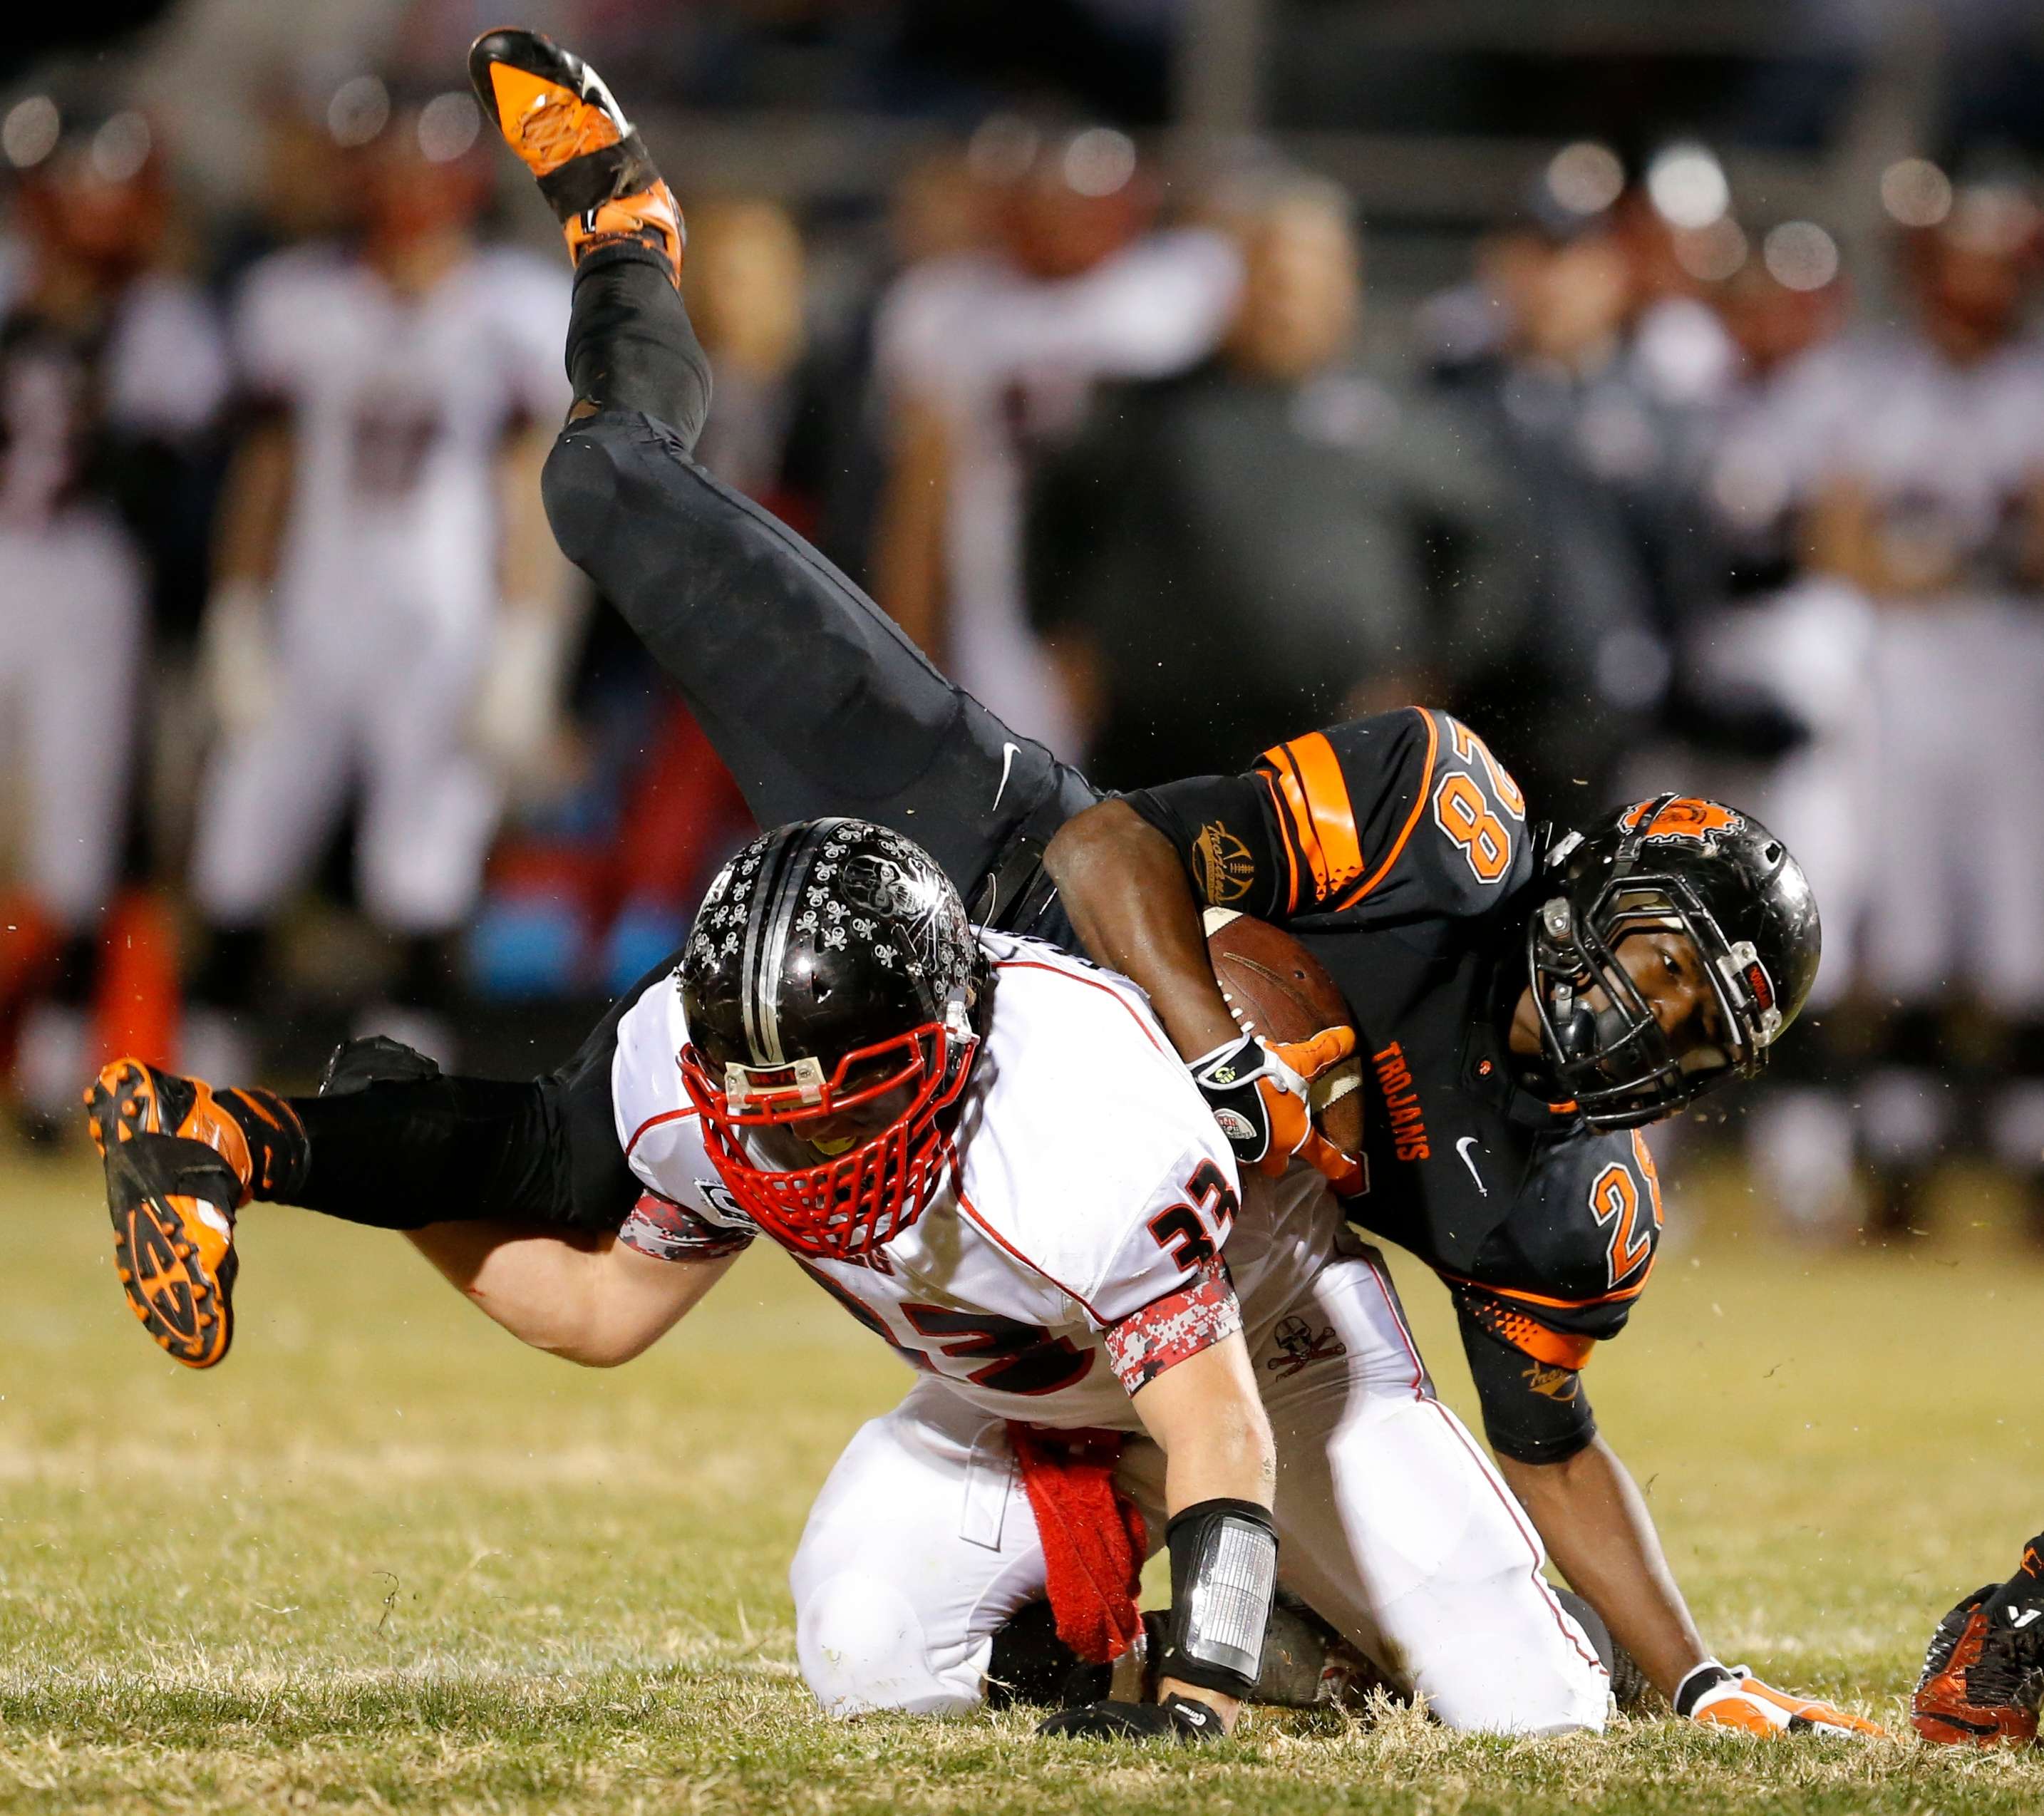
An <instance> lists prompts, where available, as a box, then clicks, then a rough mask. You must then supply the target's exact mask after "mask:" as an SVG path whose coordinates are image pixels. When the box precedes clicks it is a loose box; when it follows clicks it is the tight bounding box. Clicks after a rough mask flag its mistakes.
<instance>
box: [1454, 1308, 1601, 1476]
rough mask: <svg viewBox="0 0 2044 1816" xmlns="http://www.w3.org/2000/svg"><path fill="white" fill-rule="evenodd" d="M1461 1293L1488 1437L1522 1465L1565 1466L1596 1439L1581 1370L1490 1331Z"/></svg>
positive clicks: (1465, 1337) (1466, 1345) (1465, 1339)
mask: <svg viewBox="0 0 2044 1816" xmlns="http://www.w3.org/2000/svg"><path fill="white" fill-rule="evenodd" d="M1460 1298H1461V1296H1460V1295H1458V1296H1457V1299H1458V1303H1457V1307H1456V1315H1457V1318H1458V1321H1459V1322H1460V1323H1461V1325H1462V1350H1463V1353H1465V1354H1466V1355H1467V1356H1468V1357H1469V1365H1470V1376H1471V1377H1472V1378H1473V1380H1474V1381H1475V1383H1476V1395H1477V1400H1478V1401H1479V1402H1480V1403H1481V1405H1482V1407H1483V1434H1484V1436H1485V1438H1487V1439H1489V1442H1490V1447H1491V1449H1493V1450H1495V1451H1496V1453H1498V1454H1499V1455H1500V1457H1510V1458H1511V1459H1512V1461H1514V1462H1516V1463H1564V1462H1566V1461H1568V1459H1569V1457H1573V1456H1574V1455H1575V1454H1576V1453H1577V1451H1579V1450H1581V1449H1584V1448H1585V1446H1587V1445H1588V1444H1589V1441H1590V1440H1591V1439H1592V1438H1594V1437H1596V1415H1595V1414H1594V1413H1593V1412H1592V1411H1590V1402H1589V1396H1588V1395H1587V1394H1585V1392H1583V1377H1582V1372H1581V1369H1570V1368H1564V1367H1562V1366H1560V1365H1557V1364H1554V1363H1549V1362H1543V1361H1540V1360H1539V1358H1538V1357H1534V1356H1529V1355H1527V1353H1526V1352H1525V1351H1524V1350H1520V1349H1516V1348H1514V1347H1513V1346H1512V1344H1511V1343H1510V1342H1508V1341H1507V1340H1506V1339H1505V1338H1504V1337H1502V1336H1500V1335H1499V1334H1497V1333H1496V1332H1495V1331H1493V1330H1490V1329H1489V1328H1488V1327H1487V1326H1485V1324H1484V1323H1481V1321H1480V1320H1479V1319H1477V1317H1476V1316H1475V1315H1474V1314H1473V1312H1472V1311H1470V1309H1469V1307H1467V1306H1466V1305H1464V1304H1462V1303H1460Z"/></svg>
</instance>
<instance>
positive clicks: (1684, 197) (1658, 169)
mask: <svg viewBox="0 0 2044 1816" xmlns="http://www.w3.org/2000/svg"><path fill="white" fill-rule="evenodd" d="M1646 195H1647V199H1648V200H1649V201H1650V202H1652V203H1653V204H1654V208H1655V209H1657V210H1658V213H1660V216H1661V218H1662V220H1664V221H1666V222H1667V223H1668V225H1669V226H1670V227H1681V228H1688V229H1689V231H1691V232H1697V231H1700V229H1702V228H1706V227H1708V226H1709V225H1712V222H1714V221H1717V220H1718V219H1719V217H1722V216H1723V213H1724V212H1725V211H1726V209H1728V208H1729V207H1731V185H1730V184H1729V183H1727V182H1726V181H1725V174H1724V167H1723V165H1722V164H1720V163H1719V162H1718V161H1717V159H1716V158H1715V157H1714V156H1713V155H1712V154H1711V152H1709V150H1708V148H1705V147H1704V146H1702V145H1698V144H1678V145H1670V146H1669V147H1668V148H1666V150H1664V151H1662V152H1657V153H1656V154H1655V155H1654V161H1653V163H1650V164H1649V165H1648V166H1647V167H1646Z"/></svg>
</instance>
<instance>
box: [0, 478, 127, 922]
mask: <svg viewBox="0 0 2044 1816" xmlns="http://www.w3.org/2000/svg"><path fill="white" fill-rule="evenodd" d="M144 613H145V599H144V577H143V572H142V566H141V562H140V560H139V559H137V558H136V554H135V551H134V547H133V544H132V543H130V541H129V537H128V535H127V532H125V530H124V529H122V528H121V526H120V525H119V524H117V523H115V522H113V521H112V520H110V519H109V518H108V517H106V516H103V515H102V514H101V513H97V512H94V511H84V510H81V511H73V512H69V513H66V514H64V515H63V516H60V517H59V518H58V519H57V520H56V521H54V522H52V523H50V524H45V525H43V526H41V527H40V528H36V529H33V530H22V529H0V694H4V697H5V704H6V713H7V717H8V720H9V724H10V730H11V731H13V732H14V734H15V737H14V741H13V750H14V751H16V752H17V754H18V756H19V758H20V760H21V763H22V766H23V767H24V769H25V771H26V787H25V789H24V791H23V792H24V797H25V800H26V802H27V805H28V812H27V815H26V820H27V825H26V827H25V834H26V837H25V851H24V856H25V861H26V862H25V869H26V872H27V880H28V882H29V886H30V888H31V889H33V890H34V892H35V895H36V899H37V901H38V902H39V903H40V904H41V906H42V907H43V908H44V909H45V910H46V911H47V912H48V913H49V914H50V915H51V916H52V917H53V918H54V919H55V920H56V921H58V922H59V923H60V924H61V925H62V926H63V928H64V930H65V931H66V932H67V933H76V932H79V931H83V929H84V928H86V927H88V926H89V925H90V923H91V921H92V918H93V916H94V915H96V914H97V913H98V912H99V911H100V909H102V908H104V907H105V906H106V899H107V896H108V895H109V893H110V892H111V890H112V889H113V878H114V871H115V867H116V866H117V862H118V861H119V858H120V854H121V834H122V831H123V830H124V829H125V819H126V808H127V789H128V776H129V762H130V760H131V758H132V757H133V753H134V747H135V738H136V729H135V728H136V724H137V722H138V717H139V715H138V713H137V711H136V706H137V702H136V697H135V685H136V671H137V667H138V665H139V663H140V659H141V654H142V639H143V634H144Z"/></svg>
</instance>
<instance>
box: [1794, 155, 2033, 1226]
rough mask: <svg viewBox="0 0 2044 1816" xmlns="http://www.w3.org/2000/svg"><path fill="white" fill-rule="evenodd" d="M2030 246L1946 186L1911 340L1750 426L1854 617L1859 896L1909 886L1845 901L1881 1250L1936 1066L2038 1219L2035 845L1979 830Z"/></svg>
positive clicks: (1922, 263) (2025, 435) (1989, 758)
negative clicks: (1864, 1023)
mask: <svg viewBox="0 0 2044 1816" xmlns="http://www.w3.org/2000/svg"><path fill="white" fill-rule="evenodd" d="M2038 247H2039V240H2038V213H2037V210H2036V209H2035V208H2034V205H2033V204H2032V203H2031V202H2030V201H2029V199H2028V198H2027V197H2026V196H2024V195H2023V194H2021V193H2020V192H2019V191H2018V190H2015V189H2014V188H2012V187H1999V186H1962V187H1961V189H1960V190H1958V194H1957V195H1956V197H1955V198H1954V202H1953V205H1952V209H1951V213H1950V215H1949V216H1948V217H1947V218H1946V220H1945V221H1943V222H1942V224H1941V225H1938V226H1937V227H1934V228H1923V229H1918V230H1915V231H1912V232H1908V233H1907V234H1906V235H1904V237H1903V239H1902V241H1901V244H1900V253H1901V261H1902V269H1903V275H1904V278H1905V279H1906V281H1907V284H1908V295H1909V297H1910V299H1911V303H1912V305H1913V316H1914V319H1913V321H1909V322H1908V323H1905V324H1899V325H1894V326H1883V327H1873V328H1862V329H1859V330H1857V331H1855V332H1852V333H1850V334H1849V335H1847V336H1844V337H1843V338H1842V339H1840V340H1837V341H1835V342H1834V343H1833V344H1831V345H1830V346H1828V347H1824V348H1822V349H1820V350H1819V351H1817V352H1816V353H1815V354H1814V355H1812V356H1811V357H1810V358H1809V359H1808V360H1806V361H1805V362H1804V363H1803V364H1802V365H1801V367H1800V368H1799V369H1798V370H1796V372H1795V374H1793V375H1792V378H1791V379H1790V380H1789V381H1788V382H1785V385H1784V386H1783V388H1782V390H1781V393H1780V394H1779V396H1778V397H1777V400H1776V401H1775V403H1774V405H1773V407H1772V409H1770V411H1769V420H1770V422H1771V424H1772V425H1773V428H1772V433H1773V436H1774V438H1775V439H1776V441H1777V445H1778V446H1779V447H1781V448H1782V449H1783V450H1785V451H1788V453H1789V454H1790V455H1791V456H1792V458H1793V459H1795V460H1796V462H1797V463H1798V466H1799V467H1800V472H1799V473H1798V474H1797V475H1796V478H1797V480H1798V490H1797V495H1796V501H1797V503H1798V504H1799V505H1800V510H1801V521H1802V528H1803V533H1804V538H1805V540H1806V543H1807V547H1808V555H1809V561H1810V565H1811V567H1812V571H1813V573H1815V574H1817V575H1819V576H1823V577H1829V578H1831V579H1832V580H1833V582H1835V583H1837V584H1842V585H1846V586H1849V587H1851V588H1854V589H1858V592H1859V593H1861V595H1862V596H1863V597H1865V599H1867V600H1868V601H1870V603H1871V605H1872V608H1873V610H1872V614H1871V643H1870V652H1869V659H1868V664H1867V667H1868V672H1869V674H1870V677H1871V680H1870V685H1869V687H1868V689H1867V690H1866V694H1865V701H1866V704H1865V707H1864V708H1863V711H1864V712H1865V723H1866V725H1867V743H1869V745H1870V746H1871V747H1872V757H1873V762H1872V766H1871V769H1870V771H1869V775H1868V786H1869V797H1870V798H1869V800H1868V801H1867V802H1866V803H1865V805H1864V807H1863V808H1861V811H1859V812H1856V813H1854V814H1852V815H1851V816H1850V826H1851V829H1852V831H1854V834H1855V835H1857V836H1858V838H1859V839H1862V840H1864V841H1865V852H1864V854H1863V855H1862V856H1861V858H1860V859H1859V868H1860V870H1861V874H1863V875H1865V876H1866V877H1884V878H1885V877H1897V876H1907V877H1908V879H1909V885H1908V887H1907V888H1899V889H1889V888H1882V889H1869V890H1867V891H1865V892H1863V893H1862V895H1861V899H1860V900H1859V901H1858V904H1856V905H1857V906H1858V908H1859V910H1860V912H1861V914H1862V916H1864V938H1863V940H1862V942H1861V944H1860V946H1859V949H1858V957H1859V960H1860V963H1861V976H1862V978H1863V981H1864V983H1865V987H1866V989H1867V991H1868V992H1869V996H1871V997H1872V999H1873V1000H1874V1001H1876V1002H1877V1003H1879V1004H1882V1005H1884V1019H1885V1060H1886V1064H1885V1069H1881V1070H1879V1071H1877V1073H1875V1074H1874V1075H1873V1077H1870V1078H1869V1080H1868V1081H1867V1082H1866V1084H1865V1087H1864V1088H1862V1089H1861V1091H1860V1092H1858V1093H1857V1095H1858V1097H1859V1100H1860V1102H1861V1106H1862V1110H1861V1131H1862V1138H1863V1140H1864V1141H1865V1143H1866V1146H1867V1148H1868V1150H1869V1153H1868V1158H1869V1159H1870V1160H1871V1161H1873V1164H1874V1165H1875V1168H1876V1170H1877V1177H1878V1178H1879V1180H1880V1182H1881V1188H1882V1190H1883V1193H1884V1205H1883V1208H1882V1212H1881V1215H1882V1220H1883V1221H1884V1222H1885V1223H1886V1224H1887V1225H1888V1227H1892V1228H1900V1227H1905V1226H1907V1225H1908V1223H1911V1221H1912V1219H1914V1218H1915V1215H1916V1214H1917V1212H1918V1211H1919V1207H1920V1194H1921V1190H1922V1187H1923V1184H1924V1181H1925V1179H1926V1177H1927V1174H1928V1173H1929V1171H1930V1169H1931V1168H1932V1167H1933V1166H1934V1165H1935V1163H1936V1159H1937V1156H1938V1154H1939V1152H1940V1151H1941V1150H1942V1149H1944V1148H1945V1147H1946V1146H1948V1145H1950V1143H1951V1142H1953V1141H1954V1138H1955V1137H1956V1138H1960V1139H1963V1138H1965V1136H1966V1135H1970V1134H1973V1133H1974V1131H1961V1130H1959V1129H1958V1128H1956V1127H1954V1115H1955V1111H1956V1108H1957V1100H1955V1099H1954V1096H1953V1095H1952V1094H1951V1093H1950V1092H1946V1091H1945V1090H1942V1089H1940V1088H1938V1085H1937V1083H1936V1082H1935V1081H1934V1079H1933V1077H1931V1068H1933V1067H1934V1066H1941V1065H1950V1064H1953V1063H1958V1064H1961V1065H1967V1064H1970V1065H1972V1066H1973V1068H1974V1069H1975V1070H1976V1075H1977V1077H1978V1079H1979V1080H1980V1088H1979V1089H1978V1091H1977V1093H1976V1094H1975V1095H1976V1096H1977V1101H1978V1102H1979V1104H1980V1106H1981V1111H1980V1113H1981V1118H1982V1121H1983V1123H1984V1127H1982V1128H1981V1129H1980V1130H1979V1131H1977V1133H1978V1134H1979V1135H1980V1136H1981V1137H1983V1138H1984V1144H1985V1145H1986V1146H1988V1148H1989V1150H1991V1151H1992V1152H1993V1153H1994V1154H1996V1157H1997V1158H1998V1159H1999V1160H2000V1161H2001V1163H2002V1164H2003V1165H2004V1166H2006V1167H2008V1168H2009V1169H2011V1171H2012V1172H2013V1173H2015V1177H2017V1178H2018V1179H2019V1180H2020V1181H2023V1184H2025V1186H2026V1188H2027V1190H2028V1191H2029V1192H2030V1193H2031V1197H2032V1199H2033V1201H2034V1204H2035V1205H2036V1206H2037V1207H2038V1215H2044V1163H2040V1160H2039V1156H2040V1155H2044V942H2040V941H2039V940H2038V938H2037V904H2038V901H2039V900H2044V840H2038V839H2034V838H2028V837H2023V836H2012V837H2003V836H1988V837H1982V836H1981V835H1980V833H1979V826H1980V824H1981V816H1982V815H1983V814H1984V813H1991V812H1992V810H1993V807H1994V804H1996V803H1999V802H2003V801H2025V800H2036V799H2038V798H2040V797H2044V715H2040V714H2039V712H2038V700H2039V699H2040V698H2044V610H2041V609H2040V608H2039V594H2040V591H2044V349H2040V347H2038V344H2036V343H2035V342H2034V340H2032V339H2031V338H2029V337H2027V336H2026V335H2025V334H2024V332H2023V313H2024V309H2025V306H2026V304H2027V301H2028V299H2029V298H2030V297H2031V294H2032V293H2033V290H2034V279H2035V275H2036V268H2037V259H2038ZM1891 1004H1892V1005H1893V1007H1892V1008H1888V1007H1887V1005H1891Z"/></svg>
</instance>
